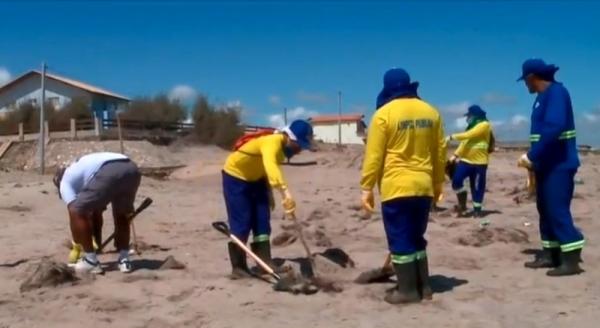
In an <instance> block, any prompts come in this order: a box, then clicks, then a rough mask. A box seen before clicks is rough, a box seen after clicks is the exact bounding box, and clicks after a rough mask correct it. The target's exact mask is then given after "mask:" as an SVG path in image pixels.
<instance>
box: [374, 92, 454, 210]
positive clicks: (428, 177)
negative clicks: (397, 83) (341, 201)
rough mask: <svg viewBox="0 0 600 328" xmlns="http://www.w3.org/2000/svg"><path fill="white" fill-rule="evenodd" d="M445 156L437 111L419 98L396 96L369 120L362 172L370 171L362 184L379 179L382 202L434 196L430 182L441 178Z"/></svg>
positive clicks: (441, 128) (438, 180)
mask: <svg viewBox="0 0 600 328" xmlns="http://www.w3.org/2000/svg"><path fill="white" fill-rule="evenodd" d="M445 157H446V156H445V146H444V133H443V127H442V121H441V118H440V114H439V112H438V111H437V110H436V109H435V108H433V107H432V106H430V105H429V104H427V103H426V102H424V101H422V100H420V99H418V98H400V99H396V100H393V101H391V102H389V103H387V104H386V105H385V106H383V107H381V108H379V109H378V110H377V112H376V113H375V115H374V116H373V119H372V121H371V126H370V128H369V136H368V140H367V153H366V157H365V162H364V167H363V172H372V173H373V174H368V173H367V174H366V175H364V177H363V183H367V182H366V181H364V180H369V179H380V181H379V182H380V189H381V192H380V193H381V198H382V199H381V200H382V201H386V200H389V199H393V198H397V197H410V196H433V183H434V182H436V183H438V182H440V180H441V181H443V174H444V171H443V167H444V161H445ZM382 164H383V167H381V165H382ZM367 184H368V183H367Z"/></svg>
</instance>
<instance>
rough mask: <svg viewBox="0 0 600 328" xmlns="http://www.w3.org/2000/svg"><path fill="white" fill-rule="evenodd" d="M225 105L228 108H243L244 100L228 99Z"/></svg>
mask: <svg viewBox="0 0 600 328" xmlns="http://www.w3.org/2000/svg"><path fill="white" fill-rule="evenodd" d="M225 106H226V107H227V108H241V107H242V101H241V100H239V99H236V100H230V101H228V102H227V103H226V104H225Z"/></svg>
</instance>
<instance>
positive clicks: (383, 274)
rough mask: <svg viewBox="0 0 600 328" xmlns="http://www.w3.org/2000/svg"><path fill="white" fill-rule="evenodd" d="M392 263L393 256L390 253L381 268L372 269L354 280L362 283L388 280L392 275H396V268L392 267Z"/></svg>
mask: <svg viewBox="0 0 600 328" xmlns="http://www.w3.org/2000/svg"><path fill="white" fill-rule="evenodd" d="M391 264H392V256H391V255H390V254H388V255H387V257H386V258H385V262H384V263H383V266H382V267H381V268H377V269H372V270H369V271H365V272H363V273H361V274H360V275H359V276H358V277H357V278H356V279H355V280H354V282H355V283H357V284H361V285H365V284H372V283H376V282H386V281H388V280H389V278H390V277H391V276H393V275H394V269H393V268H392V266H391Z"/></svg>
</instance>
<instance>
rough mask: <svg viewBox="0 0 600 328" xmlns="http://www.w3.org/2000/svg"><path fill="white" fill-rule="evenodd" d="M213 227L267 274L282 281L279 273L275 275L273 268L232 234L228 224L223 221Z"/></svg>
mask: <svg viewBox="0 0 600 328" xmlns="http://www.w3.org/2000/svg"><path fill="white" fill-rule="evenodd" d="M212 226H213V228H215V229H216V230H217V231H219V232H220V233H222V234H224V235H226V236H227V237H229V239H231V241H233V242H234V243H235V244H236V245H238V246H239V247H240V248H241V249H242V250H243V251H244V252H245V253H246V254H248V256H250V257H251V258H252V259H253V260H254V261H256V263H257V264H258V265H259V266H260V267H261V268H263V270H265V271H267V273H269V275H271V276H272V277H273V278H275V279H276V280H277V281H279V280H281V276H279V275H278V274H277V273H275V271H273V269H271V267H270V266H269V265H268V264H266V263H265V262H264V261H263V260H261V259H260V257H258V256H257V255H256V254H254V253H253V252H252V251H251V250H250V249H249V248H248V247H247V246H246V245H245V244H244V243H243V242H242V241H241V240H239V239H238V238H237V237H236V236H234V235H233V234H231V231H230V230H229V227H228V226H227V223H225V222H223V221H217V222H213V223H212Z"/></svg>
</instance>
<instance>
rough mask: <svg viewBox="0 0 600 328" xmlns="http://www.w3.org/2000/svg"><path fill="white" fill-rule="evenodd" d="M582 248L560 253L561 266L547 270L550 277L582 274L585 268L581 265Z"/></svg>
mask: <svg viewBox="0 0 600 328" xmlns="http://www.w3.org/2000/svg"><path fill="white" fill-rule="evenodd" d="M580 261H581V249H577V250H574V251H570V252H566V253H561V254H560V262H561V263H560V266H558V267H557V268H554V269H552V270H549V271H548V272H546V275H547V276H550V277H562V276H572V275H575V274H580V273H582V272H583V270H582V269H581V268H580V267H579V262H580Z"/></svg>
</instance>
